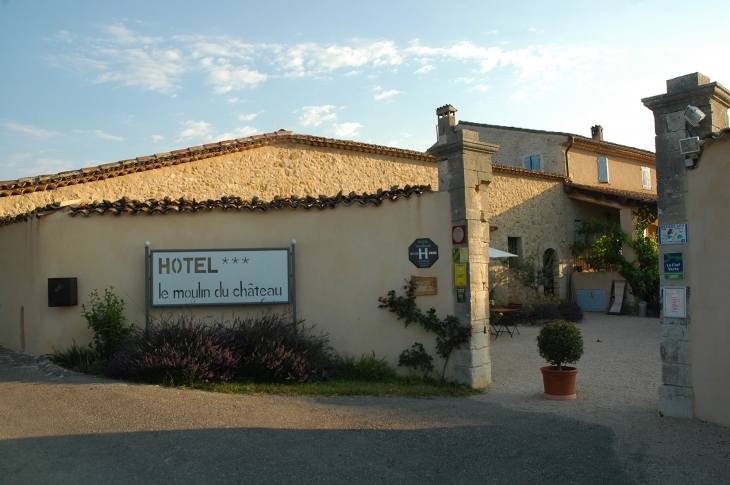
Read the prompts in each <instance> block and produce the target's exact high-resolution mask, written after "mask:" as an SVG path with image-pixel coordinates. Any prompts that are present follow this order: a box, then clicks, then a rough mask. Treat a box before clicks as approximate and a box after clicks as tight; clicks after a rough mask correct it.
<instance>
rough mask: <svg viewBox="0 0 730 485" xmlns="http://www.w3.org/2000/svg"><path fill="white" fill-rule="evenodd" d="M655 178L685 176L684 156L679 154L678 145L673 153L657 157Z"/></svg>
mask: <svg viewBox="0 0 730 485" xmlns="http://www.w3.org/2000/svg"><path fill="white" fill-rule="evenodd" d="M656 171H657V173H656V176H657V178H672V177H676V176H678V175H687V167H685V165H684V155H682V154H681V153H679V144H677V147H676V150H675V151H674V152H667V153H662V154H661V155H657V160H656Z"/></svg>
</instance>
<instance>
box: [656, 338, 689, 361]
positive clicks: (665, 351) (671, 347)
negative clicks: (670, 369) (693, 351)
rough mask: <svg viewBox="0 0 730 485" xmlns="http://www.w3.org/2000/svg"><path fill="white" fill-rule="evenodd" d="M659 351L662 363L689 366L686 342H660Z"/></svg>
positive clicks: (687, 343) (687, 344)
mask: <svg viewBox="0 0 730 485" xmlns="http://www.w3.org/2000/svg"><path fill="white" fill-rule="evenodd" d="M659 350H660V353H661V356H662V362H666V363H674V364H689V342H688V341H686V340H662V342H661V344H660V347H659Z"/></svg>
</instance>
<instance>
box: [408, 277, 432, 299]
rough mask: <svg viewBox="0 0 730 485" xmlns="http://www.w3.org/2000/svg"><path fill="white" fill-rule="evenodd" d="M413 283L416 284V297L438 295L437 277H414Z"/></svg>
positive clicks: (412, 278) (414, 292)
mask: <svg viewBox="0 0 730 485" xmlns="http://www.w3.org/2000/svg"><path fill="white" fill-rule="evenodd" d="M411 281H412V282H414V283H415V284H416V289H415V290H414V291H413V294H414V295H416V296H424V295H437V294H438V285H437V283H436V277H435V276H412V277H411Z"/></svg>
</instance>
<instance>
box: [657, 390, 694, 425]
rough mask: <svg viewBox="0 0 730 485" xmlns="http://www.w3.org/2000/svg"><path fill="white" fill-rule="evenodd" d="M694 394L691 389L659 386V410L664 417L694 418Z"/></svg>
mask: <svg viewBox="0 0 730 485" xmlns="http://www.w3.org/2000/svg"><path fill="white" fill-rule="evenodd" d="M693 399H694V393H693V391H692V388H691V387H677V386H667V385H661V386H659V402H658V408H659V412H660V413H661V414H662V416H670V417H674V418H692V417H693V416H694V413H693V412H692V401H693Z"/></svg>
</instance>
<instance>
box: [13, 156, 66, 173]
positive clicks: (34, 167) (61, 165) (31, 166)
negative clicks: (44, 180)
mask: <svg viewBox="0 0 730 485" xmlns="http://www.w3.org/2000/svg"><path fill="white" fill-rule="evenodd" d="M73 168H74V167H73V166H72V164H71V163H70V162H68V161H66V160H60V159H56V158H46V157H41V158H36V159H35V160H29V161H28V162H25V163H24V164H23V175H21V177H33V176H35V175H46V174H55V173H59V172H65V171H67V170H72V169H73Z"/></svg>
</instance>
